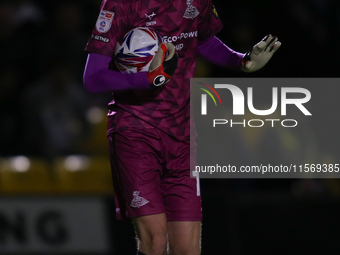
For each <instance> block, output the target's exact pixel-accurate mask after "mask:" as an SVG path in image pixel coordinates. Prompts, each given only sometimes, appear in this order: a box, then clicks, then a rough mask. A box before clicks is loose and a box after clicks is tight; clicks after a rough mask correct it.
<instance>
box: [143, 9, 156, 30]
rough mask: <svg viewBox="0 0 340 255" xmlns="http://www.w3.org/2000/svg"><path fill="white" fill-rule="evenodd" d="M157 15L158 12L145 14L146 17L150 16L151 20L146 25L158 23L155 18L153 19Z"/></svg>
mask: <svg viewBox="0 0 340 255" xmlns="http://www.w3.org/2000/svg"><path fill="white" fill-rule="evenodd" d="M155 16H156V13H155V12H152V14H150V15H148V14H145V17H146V18H148V19H149V20H150V21H149V22H146V26H147V27H149V26H153V25H156V24H157V22H156V21H155V20H153V21H151V20H152V19H153V17H155Z"/></svg>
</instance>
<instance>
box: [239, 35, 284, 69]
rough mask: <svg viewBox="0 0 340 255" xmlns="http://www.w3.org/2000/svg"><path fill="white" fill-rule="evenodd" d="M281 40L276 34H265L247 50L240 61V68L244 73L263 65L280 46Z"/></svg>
mask: <svg viewBox="0 0 340 255" xmlns="http://www.w3.org/2000/svg"><path fill="white" fill-rule="evenodd" d="M280 46H281V42H279V41H278V39H277V37H276V36H272V35H267V36H266V37H264V38H263V39H262V41H260V42H259V43H258V44H256V45H255V46H254V47H253V49H252V50H251V51H249V52H247V53H246V54H245V55H244V56H243V58H242V62H241V70H242V71H244V72H246V73H251V72H255V71H257V70H259V69H261V68H262V67H264V66H265V65H266V64H267V62H268V61H269V59H271V57H272V56H273V54H274V53H275V52H276V51H277V50H278V49H279V48H280Z"/></svg>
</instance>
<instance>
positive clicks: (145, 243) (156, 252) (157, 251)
mask: <svg viewBox="0 0 340 255" xmlns="http://www.w3.org/2000/svg"><path fill="white" fill-rule="evenodd" d="M139 250H140V251H142V252H144V253H145V254H147V255H163V254H166V250H167V237H166V235H165V234H157V233H156V234H150V235H146V236H142V237H140V238H139Z"/></svg>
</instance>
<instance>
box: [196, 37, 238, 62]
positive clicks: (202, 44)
mask: <svg viewBox="0 0 340 255" xmlns="http://www.w3.org/2000/svg"><path fill="white" fill-rule="evenodd" d="M197 51H198V53H199V54H200V55H201V56H202V57H203V58H205V59H206V60H208V61H209V62H211V63H213V64H215V65H219V66H223V67H228V68H233V69H238V68H239V66H240V64H241V60H242V57H243V55H244V54H243V53H240V52H237V51H234V50H232V49H230V48H229V47H228V46H227V45H225V44H224V43H223V42H222V41H221V40H220V39H218V38H217V37H215V36H214V37H211V38H209V39H206V40H203V41H198V46H197Z"/></svg>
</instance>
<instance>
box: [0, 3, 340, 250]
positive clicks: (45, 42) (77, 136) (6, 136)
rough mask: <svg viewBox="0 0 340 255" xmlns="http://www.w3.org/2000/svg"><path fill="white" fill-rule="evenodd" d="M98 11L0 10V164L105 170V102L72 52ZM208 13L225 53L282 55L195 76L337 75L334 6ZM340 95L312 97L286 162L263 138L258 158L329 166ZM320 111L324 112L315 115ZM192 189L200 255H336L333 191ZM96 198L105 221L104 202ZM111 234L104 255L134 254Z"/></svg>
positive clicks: (59, 7) (121, 226) (5, 6)
mask: <svg viewBox="0 0 340 255" xmlns="http://www.w3.org/2000/svg"><path fill="white" fill-rule="evenodd" d="M100 2H101V1H90V0H88V1H80V0H79V1H71V0H69V1H53V2H52V1H43V0H40V1H38V0H36V1H33V0H32V1H29V0H27V1H25V0H22V1H19V0H17V1H15V0H11V1H5V0H3V1H1V3H0V24H1V25H0V59H1V60H0V157H2V158H10V157H12V156H17V155H25V156H27V157H28V158H34V159H39V160H43V161H47V162H49V163H50V164H52V165H53V162H54V160H55V159H56V158H58V157H65V156H67V155H70V154H84V155H87V156H89V157H94V156H100V157H102V158H104V159H105V158H106V159H107V156H108V154H107V143H106V138H105V112H106V104H107V103H108V102H109V100H110V95H91V94H89V93H88V92H86V91H85V89H84V88H83V85H82V72H83V69H84V66H85V62H86V53H85V52H84V51H83V49H84V47H85V45H86V42H87V40H88V38H89V36H90V34H91V31H92V29H93V27H94V24H95V21H96V18H97V16H98V11H99V6H100ZM214 3H215V6H216V9H217V11H218V13H219V16H220V18H221V20H222V21H223V23H224V29H223V30H222V32H221V33H220V34H218V35H217V36H218V37H219V38H220V39H221V40H222V41H223V42H224V43H226V44H227V45H228V46H229V47H231V48H232V49H234V50H237V51H240V52H246V51H248V50H249V49H250V48H251V47H252V46H253V45H254V44H255V43H257V42H258V41H259V40H261V39H262V38H263V37H264V36H265V35H267V34H269V33H271V34H273V35H277V36H278V37H279V39H280V41H281V42H282V47H281V49H280V50H279V51H278V52H277V53H276V54H275V56H274V57H273V59H272V60H271V61H270V63H269V64H268V65H267V66H266V67H265V68H263V69H262V70H260V71H258V72H256V73H253V74H244V73H241V72H237V71H234V70H225V69H224V68H220V67H216V66H211V65H210V64H208V63H207V62H205V61H204V60H201V59H200V60H199V61H198V66H197V73H196V76H197V77H338V76H339V74H338V69H339V60H338V58H339V54H340V47H339V33H340V2H339V1H337V0H286V1H283V0H278V1H269V0H258V1H250V0H247V1H246V0H240V1H217V0H216V1H214ZM259 89H260V88H259ZM339 95H340V88H339V89H337V88H335V89H334V90H332V93H329V92H319V94H318V96H317V97H316V98H315V101H313V103H312V111H314V112H315V111H319V113H320V112H324V114H322V115H323V119H313V120H312V122H311V125H310V127H309V129H308V130H307V131H308V132H310V133H308V135H307V137H306V136H303V134H304V131H305V130H299V132H300V133H294V134H292V136H293V138H294V139H295V141H296V144H298V146H297V147H294V149H292V150H291V151H288V149H287V148H285V147H280V146H281V145H280V144H279V143H276V141H277V140H275V139H272V140H270V145H269V147H268V146H267V147H266V148H270V149H269V152H272V153H274V154H275V152H276V153H277V154H280V155H281V153H285V152H289V153H291V154H294V153H300V154H301V155H307V156H308V157H307V156H306V157H305V158H303V160H301V163H309V162H308V160H309V159H313V160H314V161H315V160H316V159H317V160H318V161H317V162H316V163H340V162H339V152H340V149H339V147H338V141H339V138H340V137H339V132H338V130H339V123H338V122H334V121H332V120H334V118H336V117H337V116H338V110H339V108H340V107H339V103H338V97H339ZM313 99H314V98H313V94H312V100H313ZM326 101H327V102H333V107H332V108H330V109H324V108H322V103H323V102H326ZM325 110H327V111H325ZM319 115H320V114H319ZM98 116H99V117H98ZM100 116H102V117H100ZM53 127H54V128H53ZM325 127H327V128H325ZM325 130H326V131H325ZM307 131H306V132H307ZM269 139H271V137H269ZM237 142H238V141H237V139H234V140H232V141H231V146H233V145H236V144H237ZM258 146H261V144H259V145H258ZM289 153H288V154H289ZM266 155H267V157H271V155H272V154H271V153H268V154H266ZM226 157H228V155H226ZM230 160H232V158H231V159H230ZM306 160H307V161H306ZM0 170H1V169H0ZM47 171H48V170H47ZM201 185H202V194H203V195H202V199H203V213H204V220H203V243H202V249H203V254H235V255H236V254H273V253H275V254H338V251H339V248H340V247H339V242H338V237H339V234H338V229H339V219H338V216H339V212H340V205H339V195H340V183H339V182H338V180H331V179H325V180H316V179H304V180H202V182H201ZM5 193H6V192H5V191H4V194H5ZM6 194H7V193H6ZM22 195H23V196H25V195H27V196H28V195H31V194H30V193H27V194H22ZM105 196H106V197H107V205H108V212H110V214H109V215H110V220H112V219H113V218H114V208H113V198H112V195H107V194H105ZM110 227H111V233H112V243H111V244H112V246H113V247H115V248H116V249H115V250H116V253H115V254H134V252H135V247H134V239H133V229H132V226H131V223H129V222H116V221H114V220H112V221H110ZM118 251H119V252H118Z"/></svg>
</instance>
